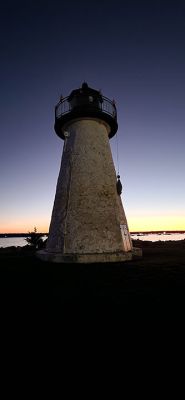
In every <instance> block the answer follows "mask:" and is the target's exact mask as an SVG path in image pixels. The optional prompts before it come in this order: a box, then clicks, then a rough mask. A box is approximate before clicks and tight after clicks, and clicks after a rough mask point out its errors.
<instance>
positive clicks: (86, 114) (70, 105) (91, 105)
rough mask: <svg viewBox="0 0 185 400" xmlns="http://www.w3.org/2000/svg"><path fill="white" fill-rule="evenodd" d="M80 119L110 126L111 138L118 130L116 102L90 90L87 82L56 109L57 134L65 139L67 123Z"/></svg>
mask: <svg viewBox="0 0 185 400" xmlns="http://www.w3.org/2000/svg"><path fill="white" fill-rule="evenodd" d="M78 118H92V119H99V120H102V121H104V122H106V123H107V124H108V125H109V126H110V132H109V138H112V137H113V136H114V135H115V133H116V132H117V129H118V124H117V111H116V106H115V102H114V101H111V100H109V99H108V98H107V97H105V96H103V95H102V94H101V92H100V91H97V90H94V89H92V88H90V87H89V86H88V85H87V83H86V82H84V83H83V84H82V87H81V88H80V89H75V90H73V91H72V92H71V94H70V95H69V96H67V97H64V98H61V99H60V101H59V103H58V104H57V105H56V107H55V132H56V134H57V135H58V136H59V137H60V138H62V139H65V135H64V131H65V126H66V124H67V123H69V122H71V121H72V120H75V119H78Z"/></svg>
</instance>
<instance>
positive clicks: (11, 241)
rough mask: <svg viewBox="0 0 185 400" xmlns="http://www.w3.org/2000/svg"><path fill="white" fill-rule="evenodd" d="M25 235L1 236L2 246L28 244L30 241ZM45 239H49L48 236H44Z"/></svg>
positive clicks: (0, 244) (0, 243)
mask: <svg viewBox="0 0 185 400" xmlns="http://www.w3.org/2000/svg"><path fill="white" fill-rule="evenodd" d="M25 239H26V238H25V237H6V238H0V247H11V246H16V247H18V246H20V247H23V246H26V245H27V244H28V243H27V242H26V240H25ZM43 239H44V240H45V239H47V236H43Z"/></svg>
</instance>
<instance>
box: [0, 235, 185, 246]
mask: <svg viewBox="0 0 185 400" xmlns="http://www.w3.org/2000/svg"><path fill="white" fill-rule="evenodd" d="M131 238H132V239H136V240H137V239H139V240H148V241H151V242H156V241H158V240H161V241H163V242H165V241H167V240H184V239H185V233H164V232H163V233H160V234H156V233H147V234H142V233H137V234H131ZM43 239H44V240H45V239H47V236H46V235H45V236H43ZM26 244H27V242H26V240H25V237H6V238H0V247H10V246H16V247H18V246H20V247H22V246H25V245H26Z"/></svg>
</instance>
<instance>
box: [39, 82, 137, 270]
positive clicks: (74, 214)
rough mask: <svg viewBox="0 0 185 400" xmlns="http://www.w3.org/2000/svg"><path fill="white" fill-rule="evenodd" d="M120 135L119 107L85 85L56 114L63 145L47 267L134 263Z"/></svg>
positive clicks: (43, 252) (43, 256) (46, 253)
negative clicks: (121, 183) (119, 170)
mask: <svg viewBox="0 0 185 400" xmlns="http://www.w3.org/2000/svg"><path fill="white" fill-rule="evenodd" d="M117 129H118V125H117V113H116V107H115V104H114V102H112V101H110V100H109V99H108V98H106V97H104V96H103V95H102V94H101V93H100V92H99V91H97V90H94V89H92V88H90V87H89V86H88V85H87V83H85V82H84V83H83V84H82V87H81V88H80V89H75V90H73V91H72V92H71V94H70V95H69V96H68V97H65V98H61V99H60V101H59V103H58V104H57V106H56V108H55V131H56V133H57V135H58V136H59V137H60V138H61V139H63V140H64V146H63V154H62V161H61V168H60V172H59V177H58V182H57V188H56V195H55V201H54V206H53V212H52V218H51V224H50V229H49V236H48V240H47V246H46V249H45V250H41V251H40V252H39V254H38V256H39V257H40V258H41V259H43V260H46V261H53V262H61V263H62V262H64V263H66V262H72V263H93V262H114V261H125V260H129V259H131V258H132V252H133V248H132V242H131V238H130V234H129V230H128V225H127V220H126V216H125V213H124V209H123V205H122V202H121V198H120V192H119V189H118V184H117V183H118V182H117V177H116V172H115V168H114V163H113V159H112V154H111V149H110V145H109V139H111V138H112V137H113V136H114V135H115V133H116V131H117Z"/></svg>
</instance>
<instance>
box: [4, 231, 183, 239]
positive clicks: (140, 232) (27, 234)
mask: <svg viewBox="0 0 185 400" xmlns="http://www.w3.org/2000/svg"><path fill="white" fill-rule="evenodd" d="M38 233H39V234H41V235H43V236H48V232H47V233H46V232H38ZM164 233H166V234H173V233H185V230H180V231H164V230H163V231H137V232H136V231H133V232H130V234H131V235H138V234H140V235H149V234H157V235H160V234H164ZM28 236H30V233H24V232H23V233H0V238H11V237H28Z"/></svg>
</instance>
